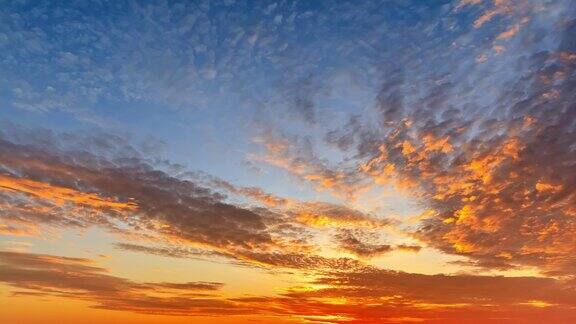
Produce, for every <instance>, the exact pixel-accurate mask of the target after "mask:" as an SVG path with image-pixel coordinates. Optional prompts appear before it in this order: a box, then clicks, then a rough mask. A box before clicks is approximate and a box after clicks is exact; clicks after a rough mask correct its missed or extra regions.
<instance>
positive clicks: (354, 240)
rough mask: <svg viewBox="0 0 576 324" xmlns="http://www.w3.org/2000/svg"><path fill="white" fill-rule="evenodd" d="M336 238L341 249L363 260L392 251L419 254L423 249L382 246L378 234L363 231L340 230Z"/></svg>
mask: <svg viewBox="0 0 576 324" xmlns="http://www.w3.org/2000/svg"><path fill="white" fill-rule="evenodd" d="M335 237H336V241H337V242H338V244H339V248H340V249H342V250H343V251H346V252H350V253H352V254H355V255H357V256H359V257H363V258H371V257H377V256H380V255H383V254H386V253H389V252H392V251H404V252H418V251H420V250H421V249H422V247H420V246H418V245H409V244H399V245H397V246H392V245H390V244H381V243H378V241H379V236H378V235H377V233H375V232H374V231H371V232H368V231H364V230H361V229H353V230H350V229H346V230H340V231H339V232H338V233H337V234H336V236H335Z"/></svg>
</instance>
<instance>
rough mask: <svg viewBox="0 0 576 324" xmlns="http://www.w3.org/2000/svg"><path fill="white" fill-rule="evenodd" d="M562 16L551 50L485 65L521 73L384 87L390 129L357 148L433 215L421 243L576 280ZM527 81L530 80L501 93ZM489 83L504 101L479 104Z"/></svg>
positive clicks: (568, 68) (400, 77)
mask: <svg viewBox="0 0 576 324" xmlns="http://www.w3.org/2000/svg"><path fill="white" fill-rule="evenodd" d="M542 14H544V15H547V13H542ZM563 17H565V16H561V17H556V19H558V20H559V21H561V22H562V23H561V24H560V25H554V24H552V23H550V24H549V25H547V26H546V28H555V29H553V30H554V33H557V34H558V35H559V37H558V38H556V39H555V43H554V44H555V45H554V46H552V47H550V48H549V50H540V48H541V47H537V46H536V48H535V45H534V44H532V43H531V44H526V43H524V44H518V45H517V46H519V48H521V49H523V50H526V51H528V52H527V54H526V55H525V56H522V57H515V56H513V55H512V54H510V55H512V56H510V55H509V54H506V56H507V57H506V60H504V61H495V62H486V64H488V68H490V69H492V68H501V69H508V68H509V65H508V64H510V63H509V62H516V64H517V65H516V66H515V69H514V70H513V71H510V72H506V73H505V72H501V73H498V72H497V71H496V70H493V71H494V74H491V75H485V74H483V72H482V71H483V69H484V68H483V67H477V68H471V69H470V70H469V73H468V74H467V75H466V76H462V75H459V74H458V73H454V74H447V75H444V76H443V77H441V78H438V79H435V78H434V77H433V76H431V75H430V76H429V77H430V80H428V79H426V77H423V80H425V81H423V83H422V84H420V83H417V84H418V85H416V84H412V85H410V86H412V87H415V88H419V89H420V90H419V92H420V93H421V95H419V96H412V95H410V94H409V93H408V92H405V90H406V87H407V86H408V85H409V84H410V82H411V79H410V78H409V77H408V75H407V74H406V72H402V71H400V72H398V73H396V74H391V75H390V77H389V78H388V80H387V82H385V83H384V84H383V85H382V90H381V92H380V96H379V97H378V103H377V109H378V110H379V112H380V113H381V120H380V123H381V124H382V125H383V127H382V128H381V129H380V130H379V131H378V132H377V133H375V134H373V135H372V136H370V137H364V138H363V139H361V141H360V142H359V143H357V144H356V151H357V156H358V157H359V161H360V163H361V167H360V168H361V170H363V172H365V173H366V174H367V175H369V176H370V177H371V178H372V179H373V181H375V182H377V183H390V184H395V185H396V186H397V188H399V189H400V190H402V191H403V192H406V193H409V194H410V195H412V196H413V197H414V198H416V199H418V200H420V201H421V202H422V203H423V204H424V205H427V206H429V207H431V208H432V209H433V210H434V211H435V213H433V215H431V216H430V217H428V218H426V219H424V220H423V221H422V223H421V224H420V226H419V229H418V230H417V231H416V233H415V235H416V236H417V237H418V238H419V239H421V240H423V241H424V242H426V243H427V244H429V245H430V246H432V247H435V248H438V249H440V250H442V251H444V252H447V253H454V254H460V255H465V256H469V257H470V258H472V259H473V260H475V261H477V262H475V263H474V264H475V265H483V266H486V267H496V268H505V267H513V266H515V265H522V266H536V267H538V268H539V269H540V270H541V271H543V272H544V273H547V274H550V275H573V274H574V271H573V265H574V258H573V255H574V253H575V252H576V251H575V250H574V246H576V245H575V244H574V239H573V237H574V233H575V230H576V227H575V226H576V222H574V217H573V216H574V215H576V213H575V210H574V208H573V207H572V206H574V205H575V204H576V200H575V199H576V188H575V187H574V185H573V184H574V183H576V173H575V172H574V170H575V169H574V167H573V165H574V163H575V161H576V150H575V147H574V145H573V143H574V139H575V134H576V133H575V125H574V123H573V122H572V121H573V120H574V117H575V116H574V109H573V108H572V107H573V106H574V103H575V102H576V99H575V97H574V95H573V91H572V90H571V89H572V88H573V85H574V82H575V81H574V75H575V74H574V71H575V65H574V62H573V61H572V60H566V59H562V57H563V56H562V54H561V53H566V52H573V51H574V50H575V49H576V47H575V46H574V42H573V41H571V39H573V38H574V30H575V27H574V26H576V25H575V24H574V22H573V20H569V19H564V18H563ZM534 19H535V21H538V22H541V19H540V18H539V17H538V16H536V17H535V18H534ZM540 27H541V28H544V27H542V26H540ZM527 28H535V27H533V26H532V27H527ZM556 28H557V30H556ZM519 48H517V49H516V50H520V49H519ZM501 55H505V54H501ZM509 73H511V74H509ZM518 73H522V75H523V77H522V78H520V79H517V80H516V81H514V82H513V83H500V82H502V80H503V79H509V78H512V80H513V79H514V78H515V76H517V75H518ZM471 80H476V81H475V82H476V83H475V85H474V86H472V84H470V83H469V82H471ZM415 82H418V81H417V80H415ZM490 82H492V83H496V84H499V86H498V88H497V93H496V94H495V95H494V96H493V97H494V98H495V100H493V101H492V100H483V99H480V98H477V97H476V96H475V93H479V92H482V91H484V90H486V91H488V89H492V88H491V86H489V83H490ZM486 98H487V99H488V98H490V97H486ZM363 127H364V128H366V129H370V130H373V129H374V127H372V126H371V125H366V126H363ZM350 131H351V132H352V133H353V134H357V133H358V131H357V130H355V129H352V130H350Z"/></svg>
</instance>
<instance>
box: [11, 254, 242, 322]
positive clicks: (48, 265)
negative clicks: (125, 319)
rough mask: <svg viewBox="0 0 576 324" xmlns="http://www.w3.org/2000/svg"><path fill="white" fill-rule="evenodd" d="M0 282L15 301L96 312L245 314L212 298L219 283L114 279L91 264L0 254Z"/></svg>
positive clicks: (75, 260)
mask: <svg viewBox="0 0 576 324" xmlns="http://www.w3.org/2000/svg"><path fill="white" fill-rule="evenodd" d="M0 263H1V264H2V267H1V269H0V282H3V283H5V284H8V285H10V286H11V287H12V288H13V289H14V291H13V294H14V296H19V295H30V294H32V295H34V296H44V297H63V298H70V299H78V300H83V301H87V302H89V303H91V304H92V305H93V307H95V308H102V309H111V310H123V311H133V312H139V313H148V314H169V315H224V314H241V313H245V312H246V311H247V309H243V308H242V307H239V306H238V305H237V304H235V303H233V302H230V301H227V300H225V299H224V298H222V297H219V296H218V295H214V293H217V292H218V291H219V290H220V289H221V288H222V284H221V283H217V282H202V281H200V282H184V283H173V282H135V281H132V280H129V279H125V278H121V277H116V276H113V275H111V274H109V273H108V271H107V270H106V269H103V268H100V267H97V266H96V265H94V263H93V261H91V260H88V259H82V258H70V257H61V256H53V255H46V254H32V253H19V252H8V251H0Z"/></svg>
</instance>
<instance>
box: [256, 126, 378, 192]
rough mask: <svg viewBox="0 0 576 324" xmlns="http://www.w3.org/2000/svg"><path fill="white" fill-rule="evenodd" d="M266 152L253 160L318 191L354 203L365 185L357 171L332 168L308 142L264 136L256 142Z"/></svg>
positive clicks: (283, 137)
mask: <svg viewBox="0 0 576 324" xmlns="http://www.w3.org/2000/svg"><path fill="white" fill-rule="evenodd" d="M256 141H257V142H258V143H259V144H261V145H262V147H263V148H264V152H263V153H262V154H252V155H250V156H249V158H250V159H251V160H254V161H259V162H264V163H268V164H270V165H273V166H275V167H278V168H281V169H284V170H286V171H287V172H289V173H290V174H292V175H294V176H295V177H296V178H297V179H300V180H303V181H306V182H309V183H311V184H312V185H313V186H314V187H315V188H316V189H318V190H329V191H331V192H333V193H335V194H336V195H339V196H341V197H344V198H347V199H353V198H354V196H355V195H357V194H358V193H359V192H361V191H362V190H366V189H367V186H366V183H363V180H364V179H363V178H362V177H359V176H358V173H357V172H356V170H355V169H354V168H349V167H346V166H345V165H339V166H329V165H328V164H327V161H325V160H323V159H321V158H319V157H317V156H316V155H315V153H314V151H313V148H312V142H311V141H310V139H309V138H302V139H300V138H298V137H288V136H285V135H282V134H278V133H275V132H272V131H266V132H263V133H262V134H261V135H260V136H259V137H258V138H257V140H256Z"/></svg>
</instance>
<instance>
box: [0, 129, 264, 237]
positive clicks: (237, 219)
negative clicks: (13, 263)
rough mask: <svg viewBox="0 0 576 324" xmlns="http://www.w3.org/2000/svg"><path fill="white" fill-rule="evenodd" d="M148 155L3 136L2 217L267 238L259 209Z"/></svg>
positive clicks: (0, 145)
mask: <svg viewBox="0 0 576 324" xmlns="http://www.w3.org/2000/svg"><path fill="white" fill-rule="evenodd" d="M148 163H149V162H148V161H146V160H143V159H140V158H138V157H132V158H123V157H118V158H112V157H110V158H109V159H108V158H107V157H106V156H105V155H95V154H92V153H90V152H88V151H86V150H79V149H76V150H61V149H57V148H55V147H52V148H50V147H49V146H48V147H44V148H41V147H39V146H37V145H36V144H16V143H13V142H10V141H8V140H7V139H3V140H2V141H1V142H0V167H1V170H2V173H3V174H2V176H1V178H0V179H1V180H2V187H0V188H1V190H0V191H1V194H2V198H3V199H2V202H1V203H2V204H3V205H5V206H7V207H8V208H6V209H4V210H3V213H5V215H6V219H8V220H10V219H11V220H14V221H15V222H21V223H28V224H33V223H35V222H40V223H41V224H54V225H58V226H83V227H85V226H91V225H101V226H106V227H108V228H111V229H114V230H119V229H120V226H119V225H120V224H124V225H123V226H129V227H130V228H134V229H140V230H141V232H142V233H149V234H153V235H162V236H163V237H171V238H173V239H175V240H182V241H183V242H191V243H198V244H204V245H206V246H211V247H214V248H227V247H236V246H239V247H249V246H254V245H258V246H263V247H264V246H266V245H271V246H272V245H274V243H273V242H272V239H271V237H270V234H269V233H268V232H267V226H266V224H265V222H266V221H265V220H264V218H265V217H267V216H263V215H260V214H257V213H255V212H253V211H251V210H247V209H243V208H240V207H237V206H234V205H230V204H227V203H225V202H223V197H222V196H221V195H219V194H216V193H214V192H211V191H210V190H209V189H207V188H203V187H201V186H199V185H197V184H195V183H193V182H191V181H189V180H181V179H178V178H176V177H174V176H171V175H170V174H168V173H167V172H165V171H161V170H159V169H154V168H153V167H152V166H151V165H150V164H148ZM77 213H81V214H85V215H86V217H82V218H78V217H76V215H75V214H77ZM16 225H17V224H16ZM16 225H14V226H16Z"/></svg>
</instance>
